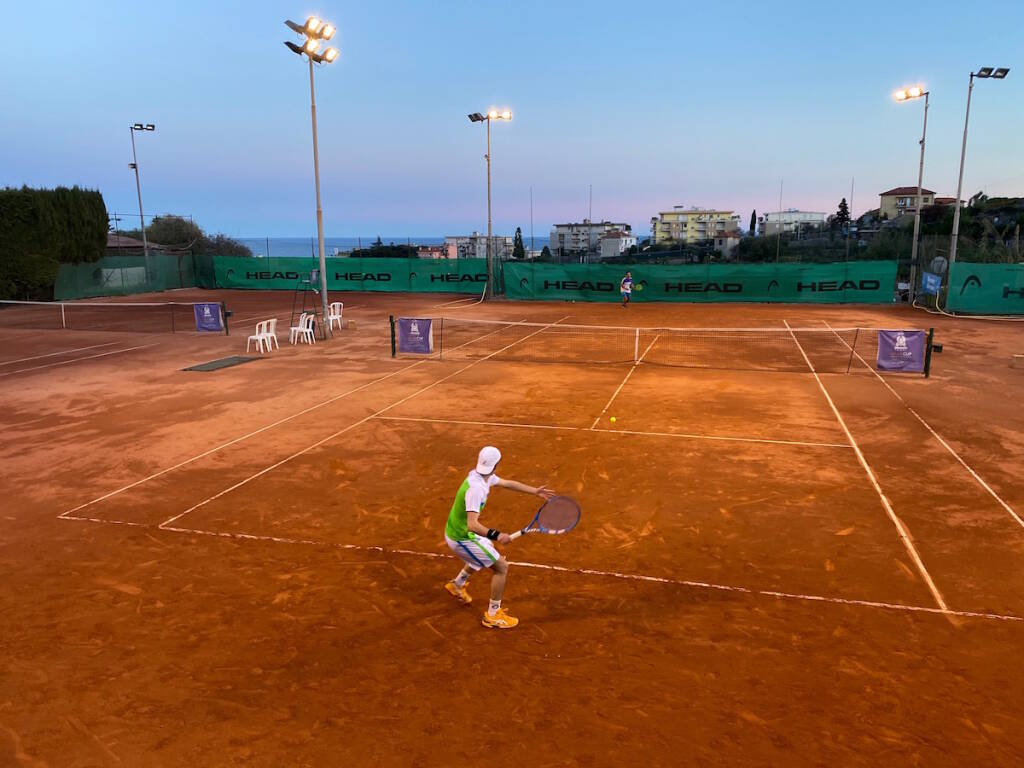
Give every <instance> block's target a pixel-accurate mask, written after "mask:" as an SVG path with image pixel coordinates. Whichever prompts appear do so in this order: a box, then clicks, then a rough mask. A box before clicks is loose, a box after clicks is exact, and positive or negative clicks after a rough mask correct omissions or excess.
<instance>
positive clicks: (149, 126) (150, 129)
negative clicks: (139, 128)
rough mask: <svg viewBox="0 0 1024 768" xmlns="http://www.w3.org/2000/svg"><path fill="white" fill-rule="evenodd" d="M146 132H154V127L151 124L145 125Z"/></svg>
mask: <svg viewBox="0 0 1024 768" xmlns="http://www.w3.org/2000/svg"><path fill="white" fill-rule="evenodd" d="M146 130H147V131H155V130H156V126H155V125H153V124H152V123H146Z"/></svg>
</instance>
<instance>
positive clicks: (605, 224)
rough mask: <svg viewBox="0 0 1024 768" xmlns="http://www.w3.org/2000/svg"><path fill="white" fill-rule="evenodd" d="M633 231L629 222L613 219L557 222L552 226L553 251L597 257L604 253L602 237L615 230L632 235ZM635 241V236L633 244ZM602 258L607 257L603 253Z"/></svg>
mask: <svg viewBox="0 0 1024 768" xmlns="http://www.w3.org/2000/svg"><path fill="white" fill-rule="evenodd" d="M632 231H633V228H632V226H630V225H629V224H625V223H617V222H611V221H599V222H591V221H590V220H589V219H584V220H583V222H582V223H571V224H555V225H554V226H553V227H552V228H551V240H550V242H551V245H550V247H551V253H552V254H553V255H555V256H568V255H570V254H581V255H582V254H587V256H588V257H589V256H594V257H596V256H598V254H601V253H602V245H601V238H602V237H604V236H605V235H608V234H611V233H613V232H617V233H622V234H625V235H627V236H629V237H632ZM635 243H636V239H635V238H634V239H633V244H635ZM625 247H626V248H628V247H629V246H628V245H627V246H625ZM601 258H605V257H604V256H603V255H602V256H601Z"/></svg>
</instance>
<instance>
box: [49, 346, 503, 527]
mask: <svg viewBox="0 0 1024 768" xmlns="http://www.w3.org/2000/svg"><path fill="white" fill-rule="evenodd" d="M495 333H497V331H491V332H490V333H488V334H485V335H484V336H480V337H478V338H476V339H472V340H471V341H467V342H466V343H465V344H460V345H459V346H458V347H455V349H459V348H461V347H464V346H465V345H466V344H472V343H473V342H476V341H479V340H480V339H485V338H487V336H493V335H494V334H495ZM426 362H428V361H427V360H419V361H417V362H415V363H412V364H411V365H407V366H405V367H404V368H401V369H399V370H397V371H392V372H391V373H388V374H385V375H384V376H381V377H379V378H376V379H374V380H373V381H369V382H367V383H366V384H361V385H360V386H358V387H356V388H355V389H350V390H348V391H347V392H342V393H341V394H339V395H335V396H334V397H331V398H328V399H327V400H324V401H323V402H320V403H317V404H315V405H311V406H309V407H308V408H303V409H302V410H301V411H299V412H298V413H293V414H292V415H291V416H285V417H284V418H283V419H278V420H277V421H275V422H273V423H272V424H267V425H266V426H263V427H260V428H259V429H255V430H253V431H252V432H249V433H247V434H244V435H242V436H241V437H236V438H235V439H233V440H229V441H228V442H226V443H222V444H221V445H218V446H216V447H215V448H211V449H210V450H208V451H203V452H202V453H200V454H198V455H197V456H193V457H192V458H190V459H185V460H184V461H181V462H178V463H177V464H175V465H174V466H173V467H167V468H166V469H161V470H160V471H159V472H154V473H153V474H152V475H149V476H148V477H144V478H142V479H141V480H136V481H135V482H133V483H129V484H128V485H125V486H122V487H121V488H118V489H117V490H114V491H111V492H110V493H105V494H103V495H102V496H100V497H98V498H95V499H92V500H91V501H87V502H85V503H84V504H79V505H78V506H77V507H74V508H73V509H69V510H66V511H64V512H61V513H60V514H59V515H57V517H62V518H66V519H69V520H71V519H84V518H72V517H70V515H72V514H73V513H75V512H78V511H79V510H81V509H85V508H86V507H88V506H91V505H93V504H96V503H98V502H101V501H104V500H106V499H109V498H110V497H111V496H117V495H118V494H119V493H123V492H124V491H127V490H130V489H132V488H135V487H136V486H138V485H142V484H143V483H147V482H149V481H150V480H154V479H156V478H158V477H160V476H161V475H165V474H167V473H168V472H173V471H174V470H176V469H180V468H181V467H184V466H185V465H186V464H191V463H192V462H194V461H198V460H199V459H203V458H206V457H207V456H209V455H210V454H213V453H216V452H217V451H220V450H223V449H224V448H228V447H230V446H232V445H235V444H236V443H240V442H242V441H243V440H248V439H249V438H250V437H255V436H256V435H258V434H260V433H261V432H266V431H267V430H268V429H273V428H274V427H278V426H280V425H282V424H284V423H286V422H289V421H291V420H292V419H297V418H298V417H299V416H303V415H305V414H307V413H309V412H310V411H315V410H316V409H317V408H322V407H323V406H325V405H330V404H331V403H333V402H335V401H337V400H340V399H341V398H343V397H348V396H349V395H353V394H355V393H356V392H359V391H361V390H363V389H366V388H367V387H370V386H372V385H374V384H376V383H377V382H380V381H384V380H385V379H390V378H391V377H392V376H398V375H399V374H401V373H403V372H405V371H407V370H409V369H410V368H415V367H416V366H418V365H422V364H423V363H426Z"/></svg>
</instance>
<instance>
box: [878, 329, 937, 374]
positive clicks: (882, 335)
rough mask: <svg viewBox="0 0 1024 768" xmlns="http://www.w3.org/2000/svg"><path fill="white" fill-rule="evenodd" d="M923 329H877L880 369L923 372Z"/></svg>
mask: <svg viewBox="0 0 1024 768" xmlns="http://www.w3.org/2000/svg"><path fill="white" fill-rule="evenodd" d="M924 347H925V332H924V331H879V332H878V361H877V363H876V367H877V368H878V370H880V371H903V372H904V373H923V372H924Z"/></svg>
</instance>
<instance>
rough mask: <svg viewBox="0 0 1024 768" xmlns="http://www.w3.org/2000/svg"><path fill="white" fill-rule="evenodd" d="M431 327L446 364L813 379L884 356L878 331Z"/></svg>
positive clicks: (450, 322)
mask: <svg viewBox="0 0 1024 768" xmlns="http://www.w3.org/2000/svg"><path fill="white" fill-rule="evenodd" d="M432 325H433V351H432V352H431V353H430V356H431V357H435V358H438V359H442V360H476V359H481V358H488V359H492V360H508V361H518V362H540V363H598V364H615V363H620V364H621V363H627V364H633V363H636V362H643V363H647V364H653V365H665V366H677V367H685V368H709V369H733V370H764V371H797V372H803V373H809V372H810V370H811V368H810V366H809V365H808V362H810V365H813V367H814V370H815V371H817V372H819V373H849V372H850V370H851V368H852V367H854V365H855V363H856V362H857V360H856V357H855V355H860V356H861V357H863V358H864V359H865V360H869V361H870V360H873V359H874V357H875V355H876V354H877V351H878V330H877V329H874V328H827V327H821V328H785V327H783V328H778V327H776V328H629V327H620V326H601V325H568V324H562V323H528V322H502V321H495V320H468V319H462V318H448V317H442V318H436V319H434V320H433V323H432ZM399 351H400V350H399ZM805 355H806V359H805V357H804V356H805ZM418 356H419V357H423V355H418ZM861 367H862V366H861Z"/></svg>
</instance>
